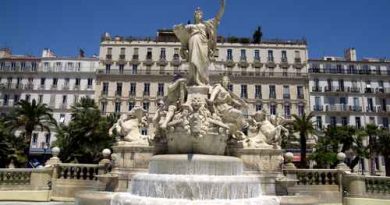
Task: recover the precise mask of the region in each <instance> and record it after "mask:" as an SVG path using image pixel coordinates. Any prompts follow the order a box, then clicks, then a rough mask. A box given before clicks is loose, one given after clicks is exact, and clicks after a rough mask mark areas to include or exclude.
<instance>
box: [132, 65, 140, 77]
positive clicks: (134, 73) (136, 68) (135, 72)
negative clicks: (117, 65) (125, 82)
mask: <svg viewBox="0 0 390 205" xmlns="http://www.w3.org/2000/svg"><path fill="white" fill-rule="evenodd" d="M137 73H138V65H135V64H133V68H132V69H131V74H133V75H136V74H137Z"/></svg>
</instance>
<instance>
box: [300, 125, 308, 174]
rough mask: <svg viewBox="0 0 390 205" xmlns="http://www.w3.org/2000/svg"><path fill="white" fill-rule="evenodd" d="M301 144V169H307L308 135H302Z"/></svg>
mask: <svg viewBox="0 0 390 205" xmlns="http://www.w3.org/2000/svg"><path fill="white" fill-rule="evenodd" d="M300 144H301V168H307V163H306V135H305V134H304V133H300Z"/></svg>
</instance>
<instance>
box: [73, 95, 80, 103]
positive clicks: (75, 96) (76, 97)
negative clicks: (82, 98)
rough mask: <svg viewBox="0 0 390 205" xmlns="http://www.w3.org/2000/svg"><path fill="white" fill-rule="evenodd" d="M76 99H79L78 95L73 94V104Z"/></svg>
mask: <svg viewBox="0 0 390 205" xmlns="http://www.w3.org/2000/svg"><path fill="white" fill-rule="evenodd" d="M78 101H79V96H78V95H74V97H73V104H76V103H77V102H78Z"/></svg>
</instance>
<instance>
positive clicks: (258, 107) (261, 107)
mask: <svg viewBox="0 0 390 205" xmlns="http://www.w3.org/2000/svg"><path fill="white" fill-rule="evenodd" d="M262 109H263V106H262V104H260V103H258V104H256V111H260V110H262Z"/></svg>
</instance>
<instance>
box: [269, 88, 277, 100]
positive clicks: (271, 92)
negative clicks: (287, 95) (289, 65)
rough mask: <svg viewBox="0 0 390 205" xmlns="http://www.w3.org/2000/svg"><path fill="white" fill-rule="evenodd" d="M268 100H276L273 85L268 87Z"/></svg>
mask: <svg viewBox="0 0 390 205" xmlns="http://www.w3.org/2000/svg"><path fill="white" fill-rule="evenodd" d="M269 98H270V99H276V91H275V85H270V86H269Z"/></svg>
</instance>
